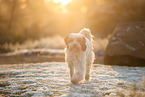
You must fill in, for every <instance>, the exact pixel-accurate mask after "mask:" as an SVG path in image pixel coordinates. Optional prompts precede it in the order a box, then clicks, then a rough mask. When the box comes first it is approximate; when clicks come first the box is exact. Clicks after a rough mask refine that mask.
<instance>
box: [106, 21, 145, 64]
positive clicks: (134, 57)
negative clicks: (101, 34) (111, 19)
mask: <svg viewBox="0 0 145 97" xmlns="http://www.w3.org/2000/svg"><path fill="white" fill-rule="evenodd" d="M104 63H105V64H113V65H127V66H145V22H133V23H122V24H119V25H118V26H117V28H116V29H115V31H114V33H113V34H112V36H111V37H110V39H109V43H108V45H107V48H106V51H105V55H104Z"/></svg>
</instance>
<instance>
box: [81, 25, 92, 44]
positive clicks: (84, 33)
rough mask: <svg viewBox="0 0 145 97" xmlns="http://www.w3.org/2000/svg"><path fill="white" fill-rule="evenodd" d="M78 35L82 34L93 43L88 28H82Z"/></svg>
mask: <svg viewBox="0 0 145 97" xmlns="http://www.w3.org/2000/svg"><path fill="white" fill-rule="evenodd" d="M80 34H83V35H84V36H85V37H86V38H88V39H89V40H90V42H92V41H93V39H92V37H93V35H92V34H91V31H90V29H88V28H83V29H82V30H81V31H80Z"/></svg>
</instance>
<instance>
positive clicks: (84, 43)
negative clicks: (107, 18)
mask: <svg viewBox="0 0 145 97" xmlns="http://www.w3.org/2000/svg"><path fill="white" fill-rule="evenodd" d="M81 48H82V50H83V51H86V48H87V46H86V38H85V37H83V38H82V41H81Z"/></svg>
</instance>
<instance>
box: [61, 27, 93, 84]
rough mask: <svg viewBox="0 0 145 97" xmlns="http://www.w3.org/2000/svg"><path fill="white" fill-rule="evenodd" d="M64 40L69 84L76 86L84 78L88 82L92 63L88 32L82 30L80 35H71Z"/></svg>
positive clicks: (90, 37)
mask: <svg viewBox="0 0 145 97" xmlns="http://www.w3.org/2000/svg"><path fill="white" fill-rule="evenodd" d="M64 40H65V43H66V46H67V48H65V61H66V62H67V63H68V67H69V69H70V78H71V82H72V83H74V84H78V83H79V82H80V81H81V80H83V79H84V78H85V79H86V80H89V78H90V69H91V64H93V62H94V53H93V51H92V41H93V39H92V35H91V33H90V30H89V29H87V28H84V29H82V30H81V31H80V33H71V34H70V35H68V36H66V38H65V39H64Z"/></svg>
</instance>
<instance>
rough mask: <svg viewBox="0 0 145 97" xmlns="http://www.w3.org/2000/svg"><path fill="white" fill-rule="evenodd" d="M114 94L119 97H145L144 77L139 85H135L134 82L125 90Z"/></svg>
mask: <svg viewBox="0 0 145 97" xmlns="http://www.w3.org/2000/svg"><path fill="white" fill-rule="evenodd" d="M116 93H117V95H118V96H119V97H145V77H144V78H143V81H142V82H141V83H140V84H139V85H138V84H137V82H134V85H133V86H128V89H127V90H125V91H118V90H117V92H116Z"/></svg>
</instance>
